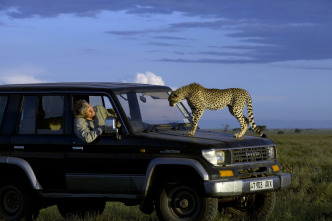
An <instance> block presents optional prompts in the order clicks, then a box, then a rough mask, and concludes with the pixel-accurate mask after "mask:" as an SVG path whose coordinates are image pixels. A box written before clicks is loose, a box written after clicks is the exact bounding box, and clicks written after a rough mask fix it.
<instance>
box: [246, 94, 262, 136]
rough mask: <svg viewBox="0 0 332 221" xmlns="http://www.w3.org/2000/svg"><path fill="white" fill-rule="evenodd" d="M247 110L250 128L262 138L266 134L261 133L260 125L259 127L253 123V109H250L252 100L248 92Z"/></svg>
mask: <svg viewBox="0 0 332 221" xmlns="http://www.w3.org/2000/svg"><path fill="white" fill-rule="evenodd" d="M247 111H248V119H249V123H250V126H251V129H252V130H253V131H254V132H255V133H257V134H258V135H259V136H261V137H263V138H266V135H265V134H264V133H263V130H262V129H261V127H259V126H257V125H256V124H255V121H254V112H253V109H252V100H251V97H250V95H249V93H248V96H247Z"/></svg>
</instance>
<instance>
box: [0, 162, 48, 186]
mask: <svg viewBox="0 0 332 221" xmlns="http://www.w3.org/2000/svg"><path fill="white" fill-rule="evenodd" d="M0 164H10V165H14V166H17V167H19V168H20V169H21V170H22V171H23V172H24V174H25V175H26V176H27V177H28V179H29V181H30V184H31V186H32V188H33V189H34V190H41V189H42V187H41V185H40V184H39V182H38V180H37V177H36V175H35V173H34V172H33V170H32V168H31V166H30V164H29V163H28V162H27V161H25V160H23V159H21V158H16V157H0Z"/></svg>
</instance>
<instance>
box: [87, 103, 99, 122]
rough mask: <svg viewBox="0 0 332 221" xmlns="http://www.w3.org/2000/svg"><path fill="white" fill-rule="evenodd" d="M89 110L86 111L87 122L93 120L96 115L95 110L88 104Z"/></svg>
mask: <svg viewBox="0 0 332 221" xmlns="http://www.w3.org/2000/svg"><path fill="white" fill-rule="evenodd" d="M88 106H89V108H88V109H87V110H86V111H85V116H84V118H85V119H87V120H93V118H94V116H95V115H96V113H95V111H94V110H93V108H92V107H91V106H90V105H89V104H88Z"/></svg>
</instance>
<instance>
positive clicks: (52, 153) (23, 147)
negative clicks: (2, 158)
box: [10, 94, 65, 191]
mask: <svg viewBox="0 0 332 221" xmlns="http://www.w3.org/2000/svg"><path fill="white" fill-rule="evenodd" d="M64 103H65V96H64V95H63V94H24V95H23V96H21V102H20V104H19V105H18V108H19V110H20V111H19V114H18V115H19V121H18V124H17V127H16V132H15V134H13V135H12V136H11V137H10V142H11V156H12V157H17V158H22V159H24V160H26V161H27V162H28V163H29V164H30V166H31V167H32V169H33V171H34V172H35V175H36V177H37V180H38V181H39V183H40V184H41V186H42V187H43V189H44V190H46V191H47V190H49V189H61V188H64V187H65V176H64V145H63V144H64V107H65V106H64Z"/></svg>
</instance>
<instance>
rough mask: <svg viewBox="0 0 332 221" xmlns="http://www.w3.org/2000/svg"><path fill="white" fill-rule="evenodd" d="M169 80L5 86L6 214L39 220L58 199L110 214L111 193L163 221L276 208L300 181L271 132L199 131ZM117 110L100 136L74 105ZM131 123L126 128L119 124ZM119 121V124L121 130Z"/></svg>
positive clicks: (69, 210) (0, 188)
mask: <svg viewBox="0 0 332 221" xmlns="http://www.w3.org/2000/svg"><path fill="white" fill-rule="evenodd" d="M170 91H171V89H170V88H169V87H165V86H155V85H143V84H125V83H45V84H26V85H1V86H0V123H1V127H0V216H1V217H2V218H3V219H6V220H19V219H21V218H24V219H26V220H31V219H34V218H36V217H37V215H38V211H39V210H40V209H41V208H43V207H47V206H50V205H57V206H58V209H59V211H60V213H61V214H62V215H63V216H67V215H68V214H73V213H74V214H78V215H84V214H86V213H87V212H90V213H101V212H102V211H103V210H104V207H105V202H106V201H120V202H123V203H125V204H126V205H139V207H140V209H141V211H142V212H144V213H148V214H151V213H152V212H153V211H154V210H155V211H156V213H157V216H158V218H159V219H160V220H213V219H214V218H215V217H216V214H217V213H218V209H219V211H220V210H225V211H226V212H228V213H231V214H233V215H234V216H239V217H251V218H260V217H265V216H268V215H269V214H271V212H272V210H273V207H274V203H275V197H276V195H275V192H276V191H278V190H282V189H285V188H287V187H289V186H290V183H291V176H290V174H287V173H282V171H281V166H280V164H279V163H278V161H277V154H276V147H275V144H274V143H273V142H272V141H271V140H269V139H263V138H260V137H251V136H244V137H243V138H241V139H235V138H234V137H233V134H228V133H218V132H211V131H205V130H198V131H197V132H196V134H195V136H193V137H188V136H186V133H187V132H188V131H189V129H190V127H191V116H190V114H189V112H188V111H187V109H186V108H185V106H184V105H182V104H181V103H179V104H178V105H177V107H170V106H169V104H168V100H167V98H168V95H169V93H170ZM79 99H85V100H86V101H88V102H89V103H90V105H92V106H95V105H102V106H104V107H105V108H106V109H108V110H109V111H112V112H114V113H115V114H116V117H114V118H110V119H106V122H105V127H106V130H105V131H106V132H105V133H104V134H102V135H101V136H99V137H98V138H97V139H96V140H95V141H94V142H92V143H84V142H83V141H81V140H80V139H78V138H77V137H76V135H75V134H74V133H73V120H74V116H73V112H72V107H73V103H74V102H75V101H77V100H79ZM119 125H121V126H119ZM116 126H119V127H118V128H117V127H116Z"/></svg>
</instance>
